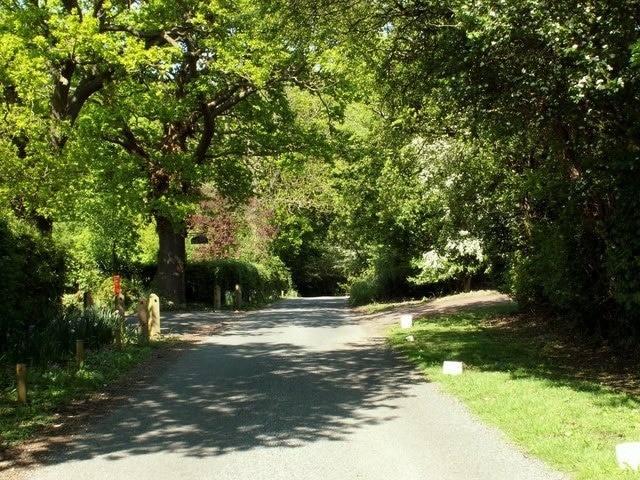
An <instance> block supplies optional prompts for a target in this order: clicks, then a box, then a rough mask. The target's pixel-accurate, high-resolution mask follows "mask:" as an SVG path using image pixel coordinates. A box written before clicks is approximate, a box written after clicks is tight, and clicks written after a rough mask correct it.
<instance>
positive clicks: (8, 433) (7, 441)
mask: <svg viewBox="0 0 640 480" xmlns="http://www.w3.org/2000/svg"><path fill="white" fill-rule="evenodd" d="M173 341H174V340H173V339H166V340H162V341H160V342H153V343H150V344H147V345H137V344H133V343H129V344H125V345H123V346H122V347H121V348H120V349H116V348H115V347H106V348H103V349H101V350H100V351H96V352H93V351H91V352H87V357H86V360H85V362H84V363H83V365H82V367H81V368H78V367H77V366H76V365H75V362H70V363H68V364H65V365H58V364H54V365H50V366H48V367H47V368H41V367H40V368H38V367H33V368H29V370H28V402H27V404H24V405H22V404H19V403H18V402H17V391H16V380H15V379H16V374H15V368H16V367H15V365H6V364H0V450H2V449H3V448H8V447H14V446H17V445H20V444H22V443H24V442H26V441H28V440H29V439H30V438H31V437H32V436H33V435H34V434H36V433H38V432H40V431H42V430H43V429H45V428H48V427H51V426H52V425H53V424H54V423H55V422H56V420H57V412H58V410H59V409H60V408H61V407H64V406H67V405H69V404H70V403H72V402H74V401H78V400H82V399H85V398H87V397H88V396H89V395H91V394H93V393H95V392H99V391H102V390H104V389H105V387H107V385H108V384H110V383H111V382H114V381H116V380H118V379H119V378H121V377H122V376H123V375H125V374H126V373H128V372H129V371H130V370H131V369H132V368H134V367H136V366H137V365H139V364H140V363H141V362H143V361H144V360H145V359H147V358H148V357H149V356H150V355H151V354H152V353H153V351H154V350H156V349H158V348H161V347H162V346H164V345H166V344H167V343H168V342H173Z"/></svg>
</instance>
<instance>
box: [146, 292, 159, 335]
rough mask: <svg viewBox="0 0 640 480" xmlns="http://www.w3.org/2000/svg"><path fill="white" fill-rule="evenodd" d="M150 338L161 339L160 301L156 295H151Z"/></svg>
mask: <svg viewBox="0 0 640 480" xmlns="http://www.w3.org/2000/svg"><path fill="white" fill-rule="evenodd" d="M148 302H149V305H148V312H149V338H151V340H155V339H157V338H158V337H160V299H159V298H158V296H157V295H156V294H155V293H152V294H151V295H149V300H148Z"/></svg>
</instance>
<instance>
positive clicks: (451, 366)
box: [442, 361, 462, 375]
mask: <svg viewBox="0 0 640 480" xmlns="http://www.w3.org/2000/svg"><path fill="white" fill-rule="evenodd" d="M442 373H444V374H445V375H460V374H461V373H462V362H451V361H445V362H444V363H443V364H442Z"/></svg>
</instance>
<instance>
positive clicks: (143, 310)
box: [138, 297, 149, 342]
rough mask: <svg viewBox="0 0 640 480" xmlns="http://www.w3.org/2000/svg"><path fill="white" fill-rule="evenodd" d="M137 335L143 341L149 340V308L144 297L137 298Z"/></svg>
mask: <svg viewBox="0 0 640 480" xmlns="http://www.w3.org/2000/svg"><path fill="white" fill-rule="evenodd" d="M138 337H140V340H142V341H144V342H146V341H148V340H149V308H148V306H147V299H146V298H144V297H142V298H141V299H140V300H138Z"/></svg>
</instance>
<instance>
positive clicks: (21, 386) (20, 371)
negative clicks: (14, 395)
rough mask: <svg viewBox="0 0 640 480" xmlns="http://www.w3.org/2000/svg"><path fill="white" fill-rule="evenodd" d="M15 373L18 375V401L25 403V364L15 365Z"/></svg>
mask: <svg viewBox="0 0 640 480" xmlns="http://www.w3.org/2000/svg"><path fill="white" fill-rule="evenodd" d="M16 375H17V377H18V402H19V403H27V364H26V363H19V364H18V365H16Z"/></svg>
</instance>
